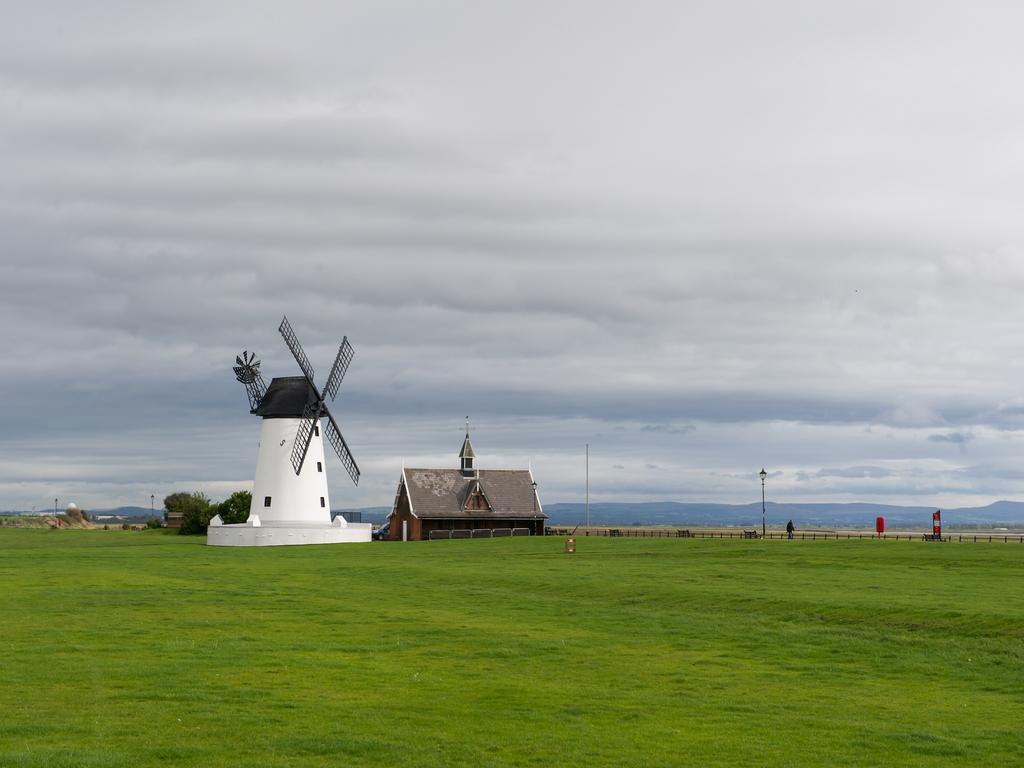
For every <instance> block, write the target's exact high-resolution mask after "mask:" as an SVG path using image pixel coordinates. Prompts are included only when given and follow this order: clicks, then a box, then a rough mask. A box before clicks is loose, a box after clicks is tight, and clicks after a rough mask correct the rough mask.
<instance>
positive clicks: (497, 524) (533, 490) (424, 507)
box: [388, 431, 547, 541]
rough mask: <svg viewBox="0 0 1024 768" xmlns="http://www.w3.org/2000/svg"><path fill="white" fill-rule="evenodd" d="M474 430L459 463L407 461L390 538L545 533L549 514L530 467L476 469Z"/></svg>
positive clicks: (537, 534)
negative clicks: (433, 465)
mask: <svg viewBox="0 0 1024 768" xmlns="http://www.w3.org/2000/svg"><path fill="white" fill-rule="evenodd" d="M475 459H476V454H475V453H474V452H473V445H472V443H470V441H469V432H468V431H467V432H466V439H465V440H464V441H463V443H462V450H461V451H459V462H460V467H459V469H415V468H411V467H405V468H403V469H402V477H401V479H400V480H399V481H398V492H397V494H396V495H395V505H394V507H393V508H392V510H391V516H390V517H389V518H388V524H389V525H388V538H389V539H391V540H393V541H401V540H402V539H403V537H404V538H406V539H408V540H409V541H419V540H423V539H436V538H479V537H487V536H509V535H517V536H518V535H533V536H542V535H544V521H545V520H546V519H547V516H546V515H545V514H544V510H543V508H542V507H541V504H540V497H539V496H538V495H537V483H536V482H534V479H533V473H532V472H531V471H530V470H528V469H476V468H475V467H474V466H473V463H474V461H475Z"/></svg>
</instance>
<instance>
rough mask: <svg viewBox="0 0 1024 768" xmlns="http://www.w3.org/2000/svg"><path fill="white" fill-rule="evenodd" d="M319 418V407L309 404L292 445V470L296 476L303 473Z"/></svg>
mask: <svg viewBox="0 0 1024 768" xmlns="http://www.w3.org/2000/svg"><path fill="white" fill-rule="evenodd" d="M319 418H320V408H319V406H318V405H317V404H315V403H309V404H307V405H306V407H305V408H304V409H303V411H302V419H301V420H300V421H299V428H298V430H296V432H295V442H294V443H293V444H292V468H293V469H294V470H295V474H296V475H297V474H299V472H301V471H302V465H303V463H304V462H305V461H306V454H307V453H308V452H309V444H310V443H311V442H312V441H313V428H314V427H315V426H316V422H317V420H318V419H319Z"/></svg>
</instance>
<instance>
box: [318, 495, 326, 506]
mask: <svg viewBox="0 0 1024 768" xmlns="http://www.w3.org/2000/svg"><path fill="white" fill-rule="evenodd" d="M320 506H321V507H326V506H327V502H326V501H324V497H323V496H321V497H320Z"/></svg>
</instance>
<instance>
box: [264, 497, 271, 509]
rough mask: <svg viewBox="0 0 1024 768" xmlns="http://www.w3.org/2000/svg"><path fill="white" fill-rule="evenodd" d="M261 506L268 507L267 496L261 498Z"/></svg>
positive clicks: (268, 500)
mask: <svg viewBox="0 0 1024 768" xmlns="http://www.w3.org/2000/svg"><path fill="white" fill-rule="evenodd" d="M263 506H264V507H269V506H270V497H269V496H264V497H263Z"/></svg>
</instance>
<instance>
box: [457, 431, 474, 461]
mask: <svg viewBox="0 0 1024 768" xmlns="http://www.w3.org/2000/svg"><path fill="white" fill-rule="evenodd" d="M459 458H460V459H475V458H476V454H475V453H473V444H472V443H471V442H469V432H467V433H466V439H465V440H464V441H463V443H462V450H461V451H459Z"/></svg>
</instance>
